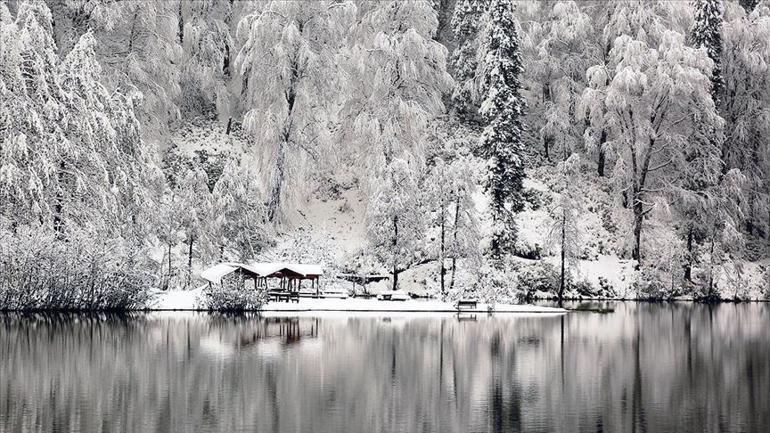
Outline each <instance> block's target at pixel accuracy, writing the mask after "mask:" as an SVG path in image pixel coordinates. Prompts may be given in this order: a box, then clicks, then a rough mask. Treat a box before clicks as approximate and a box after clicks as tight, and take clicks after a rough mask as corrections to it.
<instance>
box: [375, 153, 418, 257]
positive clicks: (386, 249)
mask: <svg viewBox="0 0 770 433" xmlns="http://www.w3.org/2000/svg"><path fill="white" fill-rule="evenodd" d="M419 197H420V196H419V190H418V184H417V179H416V173H415V171H414V169H413V168H412V167H410V165H409V163H408V162H407V161H405V160H403V159H396V160H394V161H393V162H392V163H391V164H389V165H388V166H387V168H386V170H385V172H384V173H383V177H382V179H381V180H380V182H379V184H378V187H377V189H376V191H375V193H374V196H373V197H372V199H371V201H370V204H369V208H368V210H367V214H366V227H367V238H368V239H369V243H370V246H371V248H372V252H373V253H374V255H375V256H376V257H378V258H379V259H380V260H381V261H382V262H383V263H384V264H386V267H387V268H389V269H391V270H395V271H396V272H398V271H400V270H404V269H408V268H409V267H410V266H411V265H412V264H413V263H414V262H415V261H417V260H419V258H420V256H421V252H420V251H419V249H418V246H419V240H420V238H421V234H422V233H423V231H424V228H425V223H426V221H425V219H424V216H423V215H422V210H421V209H420V199H419Z"/></svg>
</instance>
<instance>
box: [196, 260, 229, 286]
mask: <svg viewBox="0 0 770 433" xmlns="http://www.w3.org/2000/svg"><path fill="white" fill-rule="evenodd" d="M236 269H238V268H237V267H236V266H233V265H229V264H227V263H219V264H217V265H214V266H212V267H210V268H208V269H206V270H204V271H202V272H201V275H200V277H201V278H203V279H204V280H206V281H210V282H212V283H214V284H219V283H220V282H221V281H222V277H224V276H225V275H228V274H230V273H232V272H234V271H235V270H236Z"/></svg>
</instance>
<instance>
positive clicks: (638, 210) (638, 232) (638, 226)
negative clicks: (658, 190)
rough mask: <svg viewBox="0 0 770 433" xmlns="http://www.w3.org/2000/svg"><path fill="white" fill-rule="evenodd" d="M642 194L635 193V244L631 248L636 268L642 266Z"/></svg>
mask: <svg viewBox="0 0 770 433" xmlns="http://www.w3.org/2000/svg"><path fill="white" fill-rule="evenodd" d="M639 195H640V194H638V193H634V198H633V200H634V203H633V210H634V245H633V249H632V250H631V258H632V259H634V260H636V270H639V269H641V267H642V223H643V222H644V203H643V202H642V199H641V197H639Z"/></svg>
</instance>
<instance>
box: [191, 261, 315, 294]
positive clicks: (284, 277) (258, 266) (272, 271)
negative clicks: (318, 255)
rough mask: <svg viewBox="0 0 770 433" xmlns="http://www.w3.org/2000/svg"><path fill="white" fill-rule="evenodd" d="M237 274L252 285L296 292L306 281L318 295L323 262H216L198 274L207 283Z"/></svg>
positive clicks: (220, 280) (213, 282) (216, 281)
mask: <svg viewBox="0 0 770 433" xmlns="http://www.w3.org/2000/svg"><path fill="white" fill-rule="evenodd" d="M234 273H237V274H240V275H242V276H243V277H244V278H246V279H251V280H253V281H254V288H255V289H257V288H260V287H262V288H265V289H267V290H268V291H277V292H289V293H299V291H300V290H301V289H302V282H303V281H308V282H309V284H310V289H311V290H314V291H315V295H316V296H319V295H320V279H321V276H322V275H323V266H321V265H308V264H299V263H251V264H243V263H220V264H218V265H214V266H212V267H210V268H208V269H206V270H205V271H203V272H201V275H200V276H201V278H203V279H204V280H206V281H208V283H209V285H211V284H221V282H222V278H224V277H225V276H227V275H230V274H234Z"/></svg>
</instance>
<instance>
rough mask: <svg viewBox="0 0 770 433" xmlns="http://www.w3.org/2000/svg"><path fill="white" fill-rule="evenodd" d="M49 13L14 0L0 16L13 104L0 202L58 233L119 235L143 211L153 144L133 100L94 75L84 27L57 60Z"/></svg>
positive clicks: (1, 130) (5, 121)
mask: <svg viewBox="0 0 770 433" xmlns="http://www.w3.org/2000/svg"><path fill="white" fill-rule="evenodd" d="M51 19H52V18H51V14H50V11H49V10H48V8H47V7H46V5H45V4H44V3H43V2H41V1H32V2H23V3H21V4H20V5H19V10H18V14H17V17H16V21H15V23H13V24H7V26H8V27H6V24H4V25H3V32H2V37H3V38H4V39H7V40H4V41H3V46H4V50H2V51H3V52H2V54H0V55H2V56H3V57H4V58H3V65H4V67H3V71H4V72H3V73H2V81H3V82H2V85H0V93H1V94H2V99H3V104H2V105H3V109H6V110H13V111H6V112H4V114H3V115H2V116H0V134H2V137H1V138H2V142H3V146H2V154H0V167H2V168H1V169H0V172H2V174H1V175H0V181H1V182H2V185H3V186H2V188H1V189H2V194H3V196H4V198H3V200H2V202H3V205H2V206H3V207H5V206H12V207H8V208H5V209H3V211H6V210H8V211H11V210H12V211H13V212H14V213H15V214H16V216H17V222H18V223H27V222H32V221H37V222H41V223H43V224H45V225H47V226H48V227H51V228H53V229H55V230H56V231H57V232H59V233H60V234H63V233H64V232H65V231H66V229H67V227H68V226H71V227H79V228H89V229H93V230H97V229H98V230H103V231H104V233H105V235H110V234H124V235H128V234H130V232H131V231H132V230H134V229H136V225H137V223H138V222H139V221H138V220H139V219H140V218H141V217H142V215H143V214H144V213H145V210H144V206H143V205H142V203H143V202H144V200H145V199H146V198H147V196H146V193H147V191H146V189H147V187H148V186H149V185H148V182H146V180H150V179H154V178H153V176H154V174H155V173H154V172H153V157H152V154H151V152H149V151H148V150H147V149H146V148H145V146H143V143H142V141H141V138H140V135H139V125H138V122H137V120H136V118H135V116H134V113H133V107H132V100H131V99H129V98H127V97H126V96H125V95H123V94H121V93H119V92H110V91H109V90H107V88H105V86H104V85H102V84H101V80H100V78H101V76H102V70H101V66H100V64H99V63H98V62H97V55H96V53H95V48H96V46H97V42H96V41H95V40H94V38H93V36H92V35H91V34H90V33H86V34H85V35H83V36H82V37H81V38H80V39H79V41H78V43H77V44H76V45H75V46H74V47H73V49H72V50H71V51H70V52H69V53H68V54H67V56H66V58H65V59H64V60H63V61H61V60H60V59H59V56H58V55H57V50H56V46H55V44H54V42H53V38H52V25H51ZM6 29H8V30H9V31H7V32H6V31H5V30H6ZM0 110H1V109H0ZM143 180H144V182H143ZM153 182H154V180H153Z"/></svg>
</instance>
